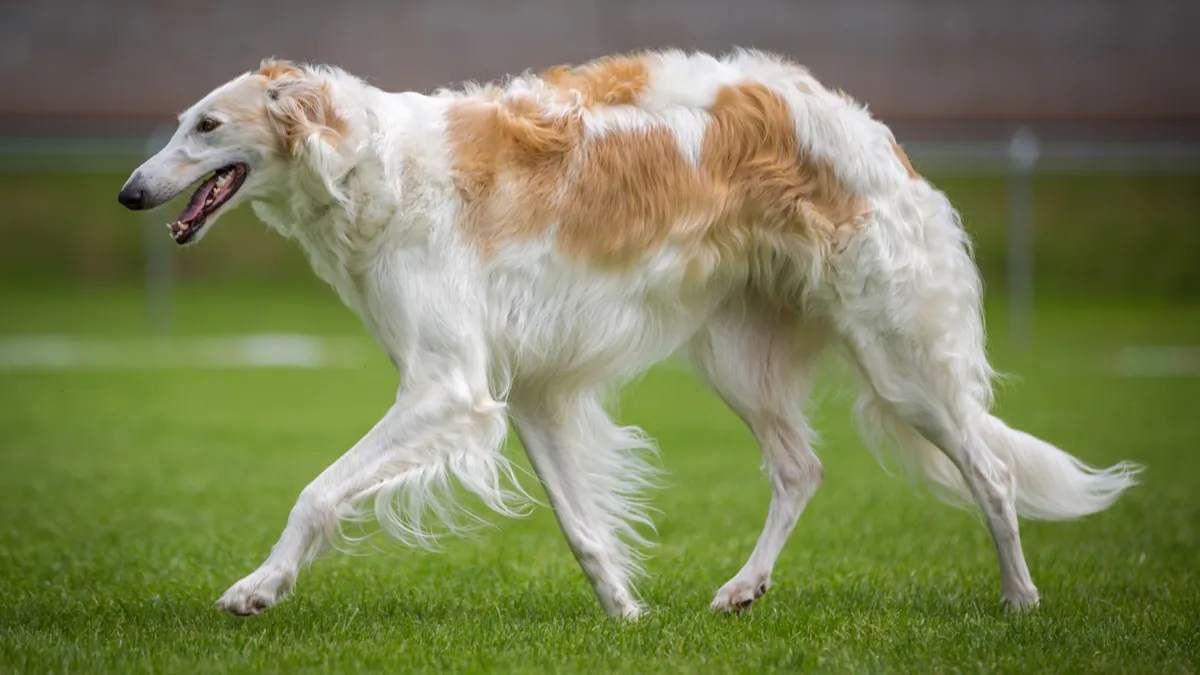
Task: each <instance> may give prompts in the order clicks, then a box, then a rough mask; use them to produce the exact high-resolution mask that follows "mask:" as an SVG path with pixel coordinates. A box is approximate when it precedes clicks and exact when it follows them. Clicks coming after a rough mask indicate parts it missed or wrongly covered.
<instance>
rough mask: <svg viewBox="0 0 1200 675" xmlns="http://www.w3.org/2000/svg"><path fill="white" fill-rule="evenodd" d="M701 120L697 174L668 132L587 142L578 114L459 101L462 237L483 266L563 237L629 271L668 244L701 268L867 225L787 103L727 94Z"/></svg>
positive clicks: (520, 102)
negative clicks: (546, 236) (516, 245)
mask: <svg viewBox="0 0 1200 675" xmlns="http://www.w3.org/2000/svg"><path fill="white" fill-rule="evenodd" d="M622 96H624V94H623V95H622ZM600 99H601V100H614V99H611V98H605V97H604V96H601V97H600ZM708 113H709V115H710V118H711V119H710V122H709V125H708V127H707V129H706V132H705V136H704V139H703V145H702V147H701V156H700V164H699V167H698V168H696V167H693V166H692V164H691V162H689V160H688V159H687V158H686V157H685V156H684V155H683V153H682V152H681V150H680V149H679V145H678V143H677V142H676V139H675V137H674V136H673V133H672V131H671V130H670V129H669V128H667V127H665V126H663V127H651V128H650V129H645V130H630V131H621V130H611V131H608V132H606V133H605V134H603V135H601V136H598V137H595V138H591V139H586V140H585V136H584V130H583V125H582V119H581V116H582V115H585V114H587V113H586V111H582V110H575V111H572V112H569V113H567V114H558V113H554V114H552V113H549V112H547V111H546V110H545V109H544V107H543V105H542V104H540V103H539V102H537V101H536V100H534V99H532V98H527V97H515V98H514V97H509V98H505V97H503V96H492V97H486V98H484V99H482V100H480V99H465V100H462V101H459V102H457V103H455V104H453V105H452V106H451V109H450V111H449V113H448V115H447V120H448V129H447V140H448V141H449V143H450V145H451V155H452V162H453V166H454V169H455V181H456V187H457V189H458V191H459V194H460V196H461V197H462V199H463V201H464V203H465V206H466V210H465V213H464V216H463V218H462V222H461V223H460V226H461V227H462V228H463V231H464V232H465V233H466V234H467V236H468V237H470V238H472V239H474V240H475V241H476V242H478V245H479V247H480V249H481V251H482V252H483V253H484V255H485V256H491V255H493V254H494V253H495V252H496V250H497V248H498V247H500V246H502V245H503V244H504V243H506V242H509V241H521V240H527V239H529V238H531V237H534V236H537V235H539V234H541V233H543V232H545V231H546V230H548V228H550V227H551V226H553V225H557V230H556V238H555V245H556V248H557V250H559V251H560V252H561V253H563V254H565V255H569V256H572V257H580V258H584V259H588V260H591V261H592V262H596V263H601V264H606V265H628V264H630V263H632V262H633V261H635V260H637V259H638V258H639V257H640V256H642V255H645V254H647V253H649V252H651V251H653V250H654V249H656V248H657V247H659V246H661V245H663V244H664V243H665V242H667V241H668V240H670V241H673V242H675V243H677V244H679V245H680V246H682V247H684V249H685V250H691V251H693V253H695V254H696V255H702V254H703V253H704V252H705V251H709V252H712V251H714V250H715V251H725V252H729V251H731V250H732V249H737V250H742V251H744V249H745V247H746V246H748V245H750V244H752V243H753V242H754V241H757V240H759V239H761V238H763V237H770V238H774V239H776V240H779V239H780V238H781V237H782V238H783V239H785V240H787V241H792V242H796V241H797V239H803V240H807V241H810V242H811V241H825V242H829V243H832V242H833V241H834V239H835V237H836V235H835V233H836V230H837V229H838V228H839V227H840V226H844V225H850V224H853V223H855V222H856V221H857V220H858V219H859V217H861V216H862V215H863V214H864V213H865V212H866V209H867V206H866V201H865V200H864V199H863V198H862V197H861V196H858V195H854V194H852V193H850V192H849V191H847V190H846V189H845V187H844V186H843V185H842V184H841V182H840V181H839V180H838V179H837V177H836V175H835V173H834V171H833V169H832V167H830V166H828V165H827V164H825V163H823V162H819V161H816V160H814V159H813V158H811V157H809V156H808V155H807V153H806V152H805V151H804V149H803V148H802V146H801V144H800V142H799V140H798V139H797V138H796V131H795V125H794V124H793V122H792V119H791V115H790V113H789V111H788V107H787V104H786V102H785V101H784V100H783V99H782V98H781V97H779V96H778V95H777V94H775V93H773V92H771V91H770V90H769V89H767V88H766V87H764V86H762V85H757V84H744V85H738V86H732V87H726V88H725V89H723V90H722V91H721V92H720V94H719V95H718V97H717V100H716V102H715V103H714V104H713V106H712V107H711V108H710V109H709V110H708ZM710 257H711V256H710Z"/></svg>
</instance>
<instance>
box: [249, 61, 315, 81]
mask: <svg viewBox="0 0 1200 675" xmlns="http://www.w3.org/2000/svg"><path fill="white" fill-rule="evenodd" d="M303 73H304V71H302V70H300V68H299V66H297V65H296V64H294V63H292V62H291V61H280V60H277V59H265V60H264V61H263V62H262V63H261V64H259V66H258V74H259V75H262V76H263V77H265V78H267V79H268V80H278V79H279V78H281V77H300V76H301V75H303Z"/></svg>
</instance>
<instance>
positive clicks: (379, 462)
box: [218, 378, 519, 615]
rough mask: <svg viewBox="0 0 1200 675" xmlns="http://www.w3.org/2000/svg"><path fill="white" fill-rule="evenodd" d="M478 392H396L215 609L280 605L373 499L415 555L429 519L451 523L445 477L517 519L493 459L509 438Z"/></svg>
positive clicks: (432, 388)
mask: <svg viewBox="0 0 1200 675" xmlns="http://www.w3.org/2000/svg"><path fill="white" fill-rule="evenodd" d="M472 391H476V392H478V393H477V394H472V393H470V392H472ZM484 391H485V390H483V389H480V388H478V387H476V388H475V389H474V390H472V388H471V387H469V386H467V384H466V383H465V382H463V381H460V378H449V379H447V380H445V381H443V382H441V383H440V384H437V385H428V384H426V385H423V386H421V387H420V388H419V389H410V390H402V391H401V393H400V394H399V395H398V396H397V400H396V403H395V405H393V406H392V408H391V409H390V410H389V411H388V413H387V414H386V415H385V416H384V417H383V419H382V420H380V421H379V423H378V424H376V425H375V427H374V428H373V429H371V431H370V432H369V433H367V435H366V436H365V437H363V439H362V440H361V441H359V442H358V443H357V444H356V445H355V446H354V447H353V448H351V449H350V451H349V452H347V453H346V454H345V455H343V456H342V457H341V458H340V459H338V460H337V461H336V462H334V463H333V464H332V465H330V466H329V468H327V469H326V470H325V471H324V472H322V473H321V475H320V476H318V477H317V478H316V480H314V481H313V482H312V483H310V484H309V485H308V487H306V488H304V490H303V491H302V492H301V493H300V497H299V498H298V499H297V500H296V504H295V506H294V507H293V508H292V512H291V514H290V515H289V516H288V521H287V526H286V527H285V528H284V530H283V534H282V535H280V537H279V541H278V542H277V543H276V544H275V546H274V547H273V548H272V549H271V554H270V555H269V556H268V557H267V560H266V561H265V562H264V563H263V564H262V565H261V566H260V567H259V568H258V569H257V570H255V571H254V572H253V573H251V574H250V575H249V576H247V577H246V578H244V579H242V580H241V581H239V582H237V583H236V584H234V585H233V586H232V587H231V588H230V589H229V590H228V591H226V592H225V594H224V595H223V596H221V599H220V600H219V602H218V606H219V607H220V608H221V609H223V610H225V611H227V612H230V613H232V614H238V615H248V614H257V613H258V612H260V611H262V610H263V609H266V608H267V607H270V606H271V605H273V604H275V603H276V602H278V601H279V600H280V599H282V598H283V597H284V596H285V595H286V594H287V593H289V592H290V591H291V589H292V586H293V584H294V583H295V581H296V577H297V575H298V574H299V572H300V568H301V567H302V566H303V565H304V564H305V563H307V562H309V561H310V560H312V559H313V558H314V557H315V556H317V555H318V554H319V553H320V552H321V551H322V550H323V549H324V548H326V547H327V546H328V545H329V544H330V543H331V542H332V541H333V540H334V539H335V538H336V537H337V536H338V534H339V530H340V523H341V520H342V519H343V518H345V517H346V516H348V515H350V513H351V512H353V511H355V510H356V509H357V508H358V507H359V506H360V505H362V504H364V503H365V502H367V501H368V500H370V499H374V500H375V512H376V515H377V517H378V519H379V522H380V525H381V526H382V527H383V528H384V530H386V531H387V532H388V533H389V534H391V535H393V536H395V537H396V538H397V539H400V540H401V541H403V542H405V543H409V544H413V545H423V544H428V543H430V532H429V526H430V525H431V524H432V523H430V522H429V516H432V517H433V519H439V520H442V521H448V520H450V519H449V517H448V516H449V511H448V509H449V505H448V504H445V503H444V501H445V500H447V499H448V497H449V495H448V493H447V487H448V482H449V479H450V478H451V477H453V478H456V479H458V482H459V483H461V484H462V485H463V486H464V487H466V488H467V489H468V490H470V491H471V492H473V493H475V494H476V495H478V496H479V497H480V498H481V499H482V500H483V501H484V503H485V504H487V506H489V507H490V508H492V509H494V510H496V511H498V512H500V513H503V514H506V515H518V514H517V513H516V512H515V511H514V510H513V506H512V504H513V503H514V500H513V498H514V497H518V496H519V495H515V494H514V493H513V492H512V491H510V490H506V489H504V488H503V487H502V484H503V480H502V479H505V478H509V479H511V478H512V476H511V469H509V466H508V464H507V463H506V461H505V460H504V458H503V457H502V456H501V455H500V454H499V453H498V452H497V450H498V448H499V446H500V445H501V444H502V443H503V442H504V438H505V434H506V431H507V425H506V421H505V415H504V406H503V405H502V404H500V403H498V402H496V401H494V400H492V399H491V397H490V396H488V395H486V393H483V392H484Z"/></svg>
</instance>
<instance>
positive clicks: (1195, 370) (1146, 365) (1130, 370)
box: [1113, 345, 1200, 377]
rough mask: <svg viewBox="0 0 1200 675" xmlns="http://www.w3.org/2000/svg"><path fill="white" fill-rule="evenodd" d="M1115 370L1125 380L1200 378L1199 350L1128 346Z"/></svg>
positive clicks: (1194, 348)
mask: <svg viewBox="0 0 1200 675" xmlns="http://www.w3.org/2000/svg"><path fill="white" fill-rule="evenodd" d="M1113 368H1114V369H1115V370H1116V372H1117V374H1118V375H1121V376H1122V377H1200V347H1159V346H1146V345H1136V346H1131V347H1125V348H1124V349H1121V350H1120V351H1118V352H1117V354H1116V360H1115V363H1114V364H1113Z"/></svg>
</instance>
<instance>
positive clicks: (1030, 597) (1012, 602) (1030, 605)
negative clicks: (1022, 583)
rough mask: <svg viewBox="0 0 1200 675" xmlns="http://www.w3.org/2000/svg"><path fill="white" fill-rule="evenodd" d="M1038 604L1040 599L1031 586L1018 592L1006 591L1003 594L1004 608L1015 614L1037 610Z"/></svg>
mask: <svg viewBox="0 0 1200 675" xmlns="http://www.w3.org/2000/svg"><path fill="white" fill-rule="evenodd" d="M1038 602H1040V599H1039V598H1038V592H1037V589H1036V588H1034V587H1032V586H1030V587H1029V588H1026V589H1021V590H1019V591H1010V590H1006V591H1005V592H1004V606H1005V608H1007V609H1008V611H1010V612H1013V613H1015V614H1019V613H1021V612H1030V611H1033V610H1034V609H1037V606H1038Z"/></svg>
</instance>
